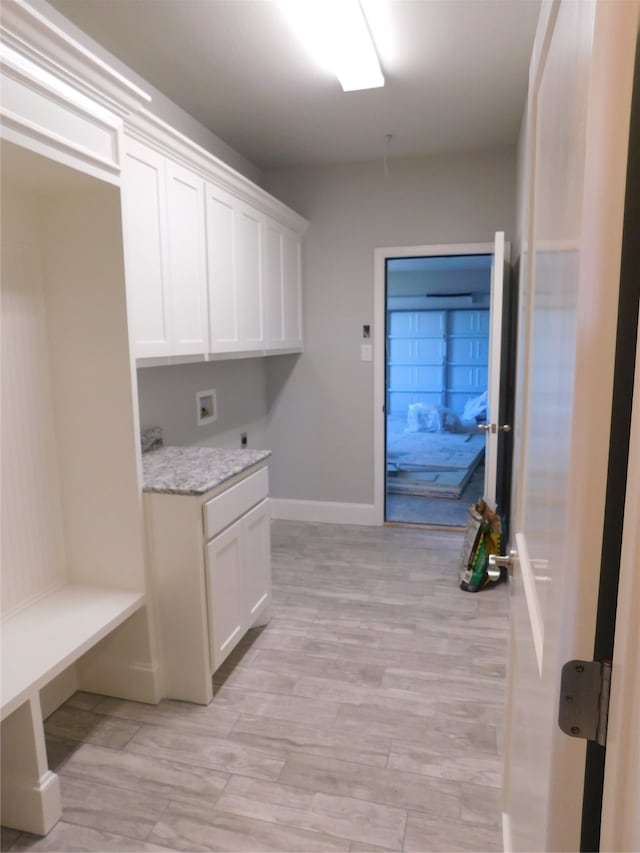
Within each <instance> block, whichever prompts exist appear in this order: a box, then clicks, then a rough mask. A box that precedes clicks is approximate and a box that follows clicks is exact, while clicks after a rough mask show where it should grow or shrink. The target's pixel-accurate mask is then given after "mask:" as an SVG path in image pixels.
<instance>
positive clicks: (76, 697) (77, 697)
mask: <svg viewBox="0 0 640 853" xmlns="http://www.w3.org/2000/svg"><path fill="white" fill-rule="evenodd" d="M102 698H103V697H102V696H100V695H98V694H97V693H87V692H85V691H84V690H77V691H76V692H75V693H74V694H73V696H71V697H70V698H69V699H68V700H67V702H66V704H67V705H70V706H71V707H72V708H82V710H83V711H93V709H94V708H95V707H96V705H97V704H98V703H99V702H101V701H102Z"/></svg>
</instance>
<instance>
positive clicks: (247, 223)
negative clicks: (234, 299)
mask: <svg viewBox="0 0 640 853" xmlns="http://www.w3.org/2000/svg"><path fill="white" fill-rule="evenodd" d="M260 232H261V223H260V217H259V214H258V213H257V212H256V211H254V210H253V209H252V208H250V207H248V206H247V205H244V204H241V203H240V202H238V206H237V208H236V213H235V237H236V242H235V247H234V250H235V251H234V259H235V266H236V284H237V288H238V332H239V338H240V348H241V349H246V350H251V349H262V348H263V347H264V316H263V315H264V312H263V304H262V257H261V238H260Z"/></svg>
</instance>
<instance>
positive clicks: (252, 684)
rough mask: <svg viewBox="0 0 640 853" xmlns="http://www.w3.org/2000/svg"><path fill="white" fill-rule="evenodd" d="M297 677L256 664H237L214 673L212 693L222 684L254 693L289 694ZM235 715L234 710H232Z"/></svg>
mask: <svg viewBox="0 0 640 853" xmlns="http://www.w3.org/2000/svg"><path fill="white" fill-rule="evenodd" d="M297 681H298V678H297V676H296V675H294V674H290V673H288V672H274V671H273V670H268V669H260V668H259V667H258V666H256V665H253V666H251V667H247V666H238V667H236V668H235V669H232V670H229V671H227V672H226V673H224V674H220V673H219V672H218V673H215V674H214V676H213V689H214V695H216V696H217V695H218V692H219V690H220V688H221V687H222V686H225V687H234V688H235V689H236V690H252V691H253V692H254V693H282V694H285V695H286V694H291V693H293V692H294V687H295V685H296V683H297ZM232 713H233V715H234V716H236V717H237V715H236V713H235V712H232Z"/></svg>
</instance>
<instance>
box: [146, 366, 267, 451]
mask: <svg viewBox="0 0 640 853" xmlns="http://www.w3.org/2000/svg"><path fill="white" fill-rule="evenodd" d="M211 388H215V390H216V397H217V403H218V419H217V420H216V421H214V423H212V424H209V425H206V426H198V424H197V412H196V392H197V391H208V390H209V389H211ZM138 400H139V403H140V425H141V427H142V428H145V427H151V426H161V427H162V429H163V434H164V440H165V444H176V445H188V444H202V445H210V446H212V447H240V433H241V432H246V433H247V438H248V442H249V447H254V448H263V447H267V446H268V444H267V436H266V429H267V395H266V367H265V359H263V358H247V359H238V360H234V361H217V362H208V363H201V364H181V365H172V366H171V367H141V368H138Z"/></svg>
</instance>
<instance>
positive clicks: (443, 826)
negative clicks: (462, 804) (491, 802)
mask: <svg viewBox="0 0 640 853" xmlns="http://www.w3.org/2000/svg"><path fill="white" fill-rule="evenodd" d="M404 849H405V850H406V851H407V853H430V852H431V851H433V853H450V852H451V851H478V853H479V851H482V853H489V851H499V850H502V838H501V834H500V831H499V830H498V829H495V828H492V827H489V826H483V825H479V824H473V823H464V822H462V821H451V820H446V819H445V820H443V819H441V818H437V817H434V816H433V815H427V814H423V813H418V812H409V817H408V819H407V831H406V834H405V840H404Z"/></svg>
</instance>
